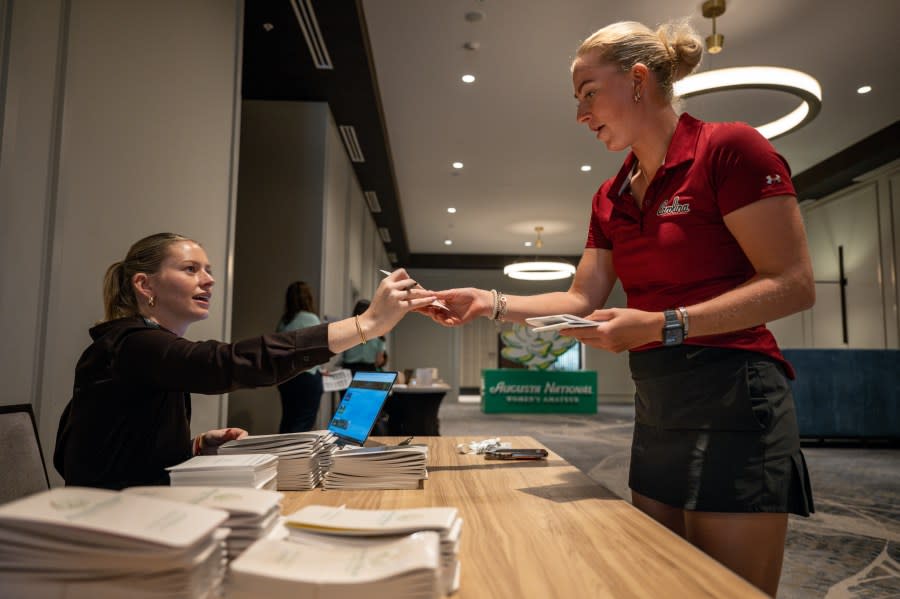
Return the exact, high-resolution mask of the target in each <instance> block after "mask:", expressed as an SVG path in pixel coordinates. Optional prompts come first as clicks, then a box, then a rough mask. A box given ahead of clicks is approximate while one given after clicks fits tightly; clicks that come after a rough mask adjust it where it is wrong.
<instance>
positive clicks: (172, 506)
mask: <svg viewBox="0 0 900 599" xmlns="http://www.w3.org/2000/svg"><path fill="white" fill-rule="evenodd" d="M227 518H228V514H227V513H226V512H224V511H222V510H216V509H210V508H206V507H201V506H196V505H189V504H181V503H174V502H171V501H159V500H157V499H152V498H149V497H140V496H137V495H127V494H124V493H118V492H116V491H107V490H102V489H87V488H81V487H61V488H56V489H51V490H49V491H45V492H42V493H37V494H35V495H30V496H28V497H25V498H24V499H19V500H18V501H13V502H11V503H7V504H5V505H2V506H0V529H2V528H4V527H10V528H12V529H13V530H16V529H17V530H21V531H30V532H32V533H33V534H46V533H50V536H51V537H55V538H57V539H60V540H61V539H66V540H69V541H71V542H73V543H75V544H83V545H87V546H90V545H91V544H93V542H97V541H101V539H102V540H105V541H106V543H105V545H106V546H110V545H119V546H122V547H124V548H127V547H129V546H131V547H136V546H140V545H141V544H151V546H152V545H155V546H162V547H188V546H191V545H193V544H194V543H196V542H198V541H199V540H201V539H202V538H204V537H206V536H207V535H209V534H211V533H212V532H213V531H214V530H215V529H216V528H217V527H219V526H220V525H221V524H222V523H223V522H224V521H225V520H226V519H227Z"/></svg>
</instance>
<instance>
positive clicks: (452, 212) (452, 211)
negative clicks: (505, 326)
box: [447, 206, 456, 214]
mask: <svg viewBox="0 0 900 599" xmlns="http://www.w3.org/2000/svg"><path fill="white" fill-rule="evenodd" d="M447 212H449V213H450V214H456V208H454V207H453V206H450V207H449V208H447Z"/></svg>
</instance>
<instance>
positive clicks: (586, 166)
mask: <svg viewBox="0 0 900 599" xmlns="http://www.w3.org/2000/svg"><path fill="white" fill-rule="evenodd" d="M590 170H591V165H590V164H582V165H581V172H582V173H586V172H588V171H590Z"/></svg>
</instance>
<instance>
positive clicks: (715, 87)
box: [675, 67, 822, 139]
mask: <svg viewBox="0 0 900 599" xmlns="http://www.w3.org/2000/svg"><path fill="white" fill-rule="evenodd" d="M734 89H764V90H775V91H781V92H787V93H789V94H793V95H794V96H797V97H798V98H799V99H800V100H801V103H800V106H798V107H797V108H795V109H794V110H793V111H791V112H789V113H788V114H786V115H784V116H783V117H781V118H779V119H776V120H774V121H772V122H771V123H766V124H765V125H760V126H759V127H757V128H756V130H757V131H759V132H760V133H761V134H762V136H763V137H765V138H766V139H775V138H776V137H780V136H782V135H785V134H787V133H790V132H791V131H793V130H795V129H799V128H800V127H802V126H803V125H805V124H807V123H808V122H810V121H811V120H813V119H814V118H816V115H818V114H819V110H821V108H822V87H821V86H820V85H819V82H818V81H816V80H815V79H814V78H813V77H811V76H809V75H807V74H806V73H803V72H801V71H795V70H793V69H785V68H782V67H735V68H730V69H717V70H714V71H706V72H704V73H698V74H696V75H691V76H690V77H685V78H684V79H682V80H681V81H676V82H675V95H677V96H680V97H682V98H690V97H692V96H699V95H701V94H708V93H711V92H716V91H727V90H734Z"/></svg>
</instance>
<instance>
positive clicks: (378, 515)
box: [285, 505, 458, 535]
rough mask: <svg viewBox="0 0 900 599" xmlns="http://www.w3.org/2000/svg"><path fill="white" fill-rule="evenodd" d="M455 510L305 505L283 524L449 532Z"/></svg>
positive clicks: (329, 529)
mask: <svg viewBox="0 0 900 599" xmlns="http://www.w3.org/2000/svg"><path fill="white" fill-rule="evenodd" d="M457 512H458V510H457V509H456V508H455V507H420V508H407V509H397V510H356V509H350V508H344V507H332V506H327V505H308V506H306V507H303V508H301V509H299V510H297V511H296V512H294V513H293V514H291V515H289V516H287V517H286V518H285V525H286V526H288V527H289V528H300V529H303V530H309V531H313V532H322V533H328V534H335V535H397V534H403V533H411V532H416V531H420V530H434V531H438V532H441V531H447V532H449V531H450V529H451V528H452V527H453V523H454V521H455V520H456V517H457Z"/></svg>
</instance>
